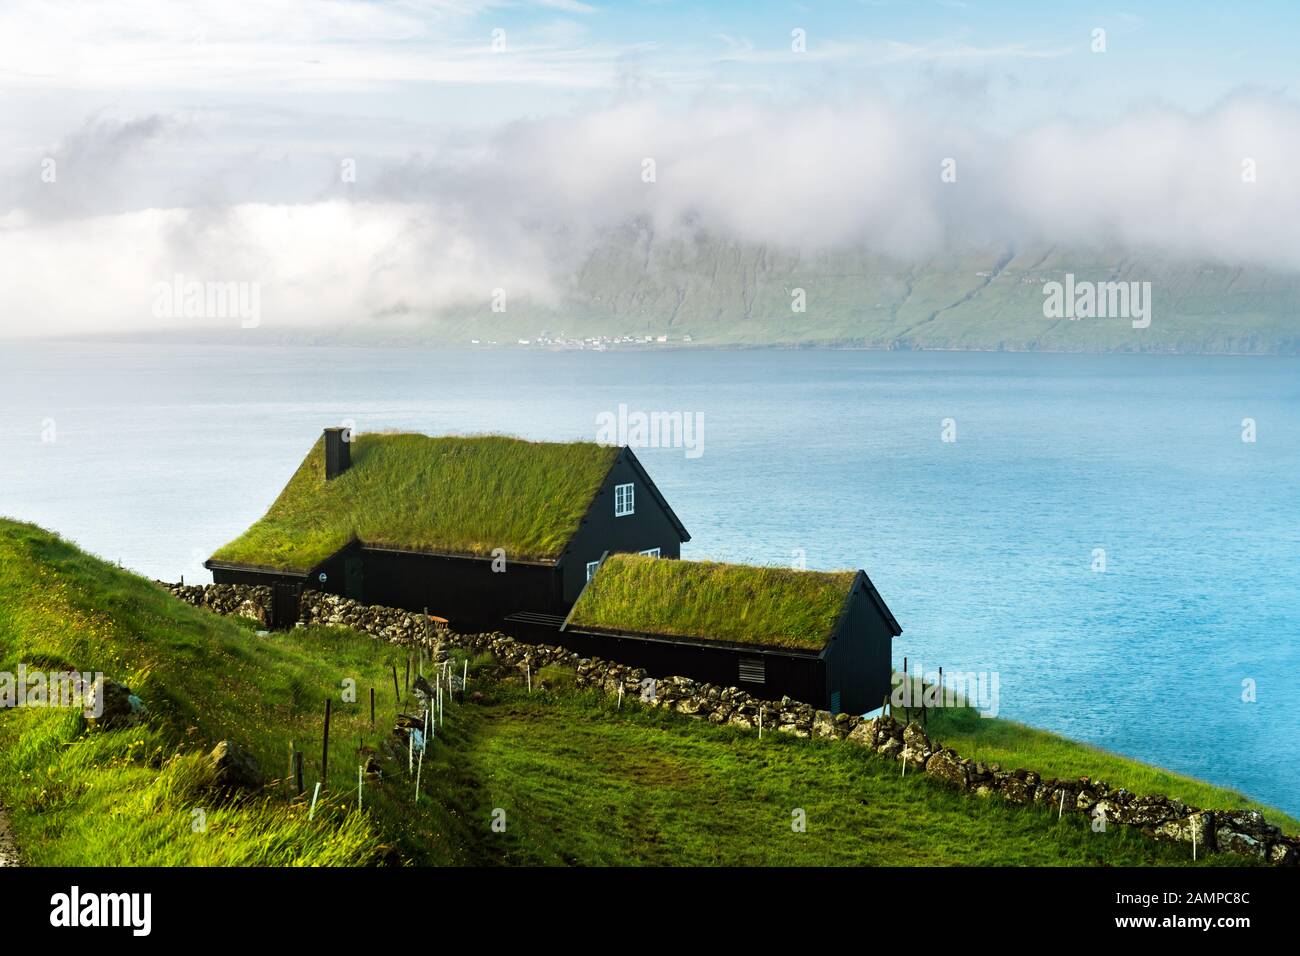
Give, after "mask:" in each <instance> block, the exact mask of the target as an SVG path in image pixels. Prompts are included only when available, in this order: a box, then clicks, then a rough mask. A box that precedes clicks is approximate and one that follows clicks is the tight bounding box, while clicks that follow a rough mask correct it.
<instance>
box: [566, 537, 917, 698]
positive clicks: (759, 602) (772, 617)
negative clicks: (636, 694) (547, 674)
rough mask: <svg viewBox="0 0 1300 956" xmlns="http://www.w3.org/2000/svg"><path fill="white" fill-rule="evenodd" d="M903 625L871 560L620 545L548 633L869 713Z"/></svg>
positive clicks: (635, 662) (611, 654)
mask: <svg viewBox="0 0 1300 956" xmlns="http://www.w3.org/2000/svg"><path fill="white" fill-rule="evenodd" d="M901 633H902V628H900V627H899V625H898V621H896V620H895V619H894V615H893V614H892V613H891V612H890V610H889V608H888V607H887V606H886V605H885V602H884V599H883V598H881V596H880V594H879V592H878V591H877V590H876V588H875V585H873V584H872V583H871V579H870V578H868V577H867V575H866V573H865V572H863V571H841V572H821V571H795V570H789V569H785V568H765V567H752V566H749V565H739V564H718V563H713V562H702V561H665V562H656V561H649V560H647V559H645V558H641V557H638V556H636V555H629V554H620V555H611V556H610V557H609V558H608V559H606V560H605V561H604V562H603V563H602V564H601V567H600V568H599V570H598V571H597V572H596V574H595V575H594V576H593V578H592V580H591V582H590V583H589V584H588V585H587V588H586V589H585V590H584V591H583V594H582V595H581V597H580V598H579V599H578V601H577V603H576V604H575V605H574V608H573V610H572V612H571V613H570V614H569V617H568V619H567V620H566V622H565V624H564V625H563V627H562V628H561V629H560V630H558V631H556V632H555V633H553V634H552V635H551V636H550V638H549V639H548V643H555V644H560V645H562V646H564V647H567V648H568V649H570V650H574V651H577V652H578V653H580V654H583V655H584V656H596V657H603V658H606V659H608V660H617V661H622V662H623V663H626V664H630V665H632V666H635V667H644V668H645V669H646V670H647V671H648V672H649V673H651V674H659V675H667V674H678V675H682V676H684V677H691V678H693V679H695V680H698V681H704V682H708V683H713V684H718V685H720V686H723V687H732V686H735V687H741V688H743V689H745V690H748V691H749V692H751V693H752V694H754V695H755V696H757V697H760V698H766V699H769V700H771V699H779V698H781V697H782V696H786V695H788V696H790V697H792V698H794V699H795V700H801V701H804V702H805V703H809V704H813V705H814V706H816V707H819V708H821V709H824V710H829V711H831V712H832V713H839V712H840V711H845V712H849V713H859V714H860V713H865V712H866V711H868V710H873V709H875V708H876V707H879V706H880V705H881V702H882V700H883V699H884V698H885V697H886V696H887V695H888V694H889V692H890V689H891V685H890V675H891V662H892V658H893V638H895V637H897V636H898V635H900V634H901Z"/></svg>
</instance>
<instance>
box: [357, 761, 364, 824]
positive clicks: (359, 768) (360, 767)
mask: <svg viewBox="0 0 1300 956" xmlns="http://www.w3.org/2000/svg"><path fill="white" fill-rule="evenodd" d="M363 773H365V765H364V764H357V812H358V813H360V812H361V788H362V785H363V783H364V780H363V779H362V776H361V775H362V774H363Z"/></svg>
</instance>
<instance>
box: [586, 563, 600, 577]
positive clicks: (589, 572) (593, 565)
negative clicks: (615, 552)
mask: <svg viewBox="0 0 1300 956" xmlns="http://www.w3.org/2000/svg"><path fill="white" fill-rule="evenodd" d="M598 567H600V562H599V561H588V562H587V580H588V581H590V580H591V576H592V575H593V574H595V573H596V569H597V568H598Z"/></svg>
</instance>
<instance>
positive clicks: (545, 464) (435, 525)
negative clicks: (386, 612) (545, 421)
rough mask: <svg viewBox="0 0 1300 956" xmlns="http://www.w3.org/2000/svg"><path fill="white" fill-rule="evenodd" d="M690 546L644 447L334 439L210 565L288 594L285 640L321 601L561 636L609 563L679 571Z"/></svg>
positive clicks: (321, 445) (315, 451)
mask: <svg viewBox="0 0 1300 956" xmlns="http://www.w3.org/2000/svg"><path fill="white" fill-rule="evenodd" d="M689 540H690V535H689V534H688V533H687V531H686V528H685V527H683V525H682V523H681V521H680V520H679V519H678V518H677V516H676V515H675V514H674V513H673V511H672V509H671V508H670V507H669V506H668V503H667V502H666V501H665V500H664V497H663V495H662V494H660V492H659V490H658V489H657V488H656V487H655V484H654V482H653V481H652V480H651V479H650V476H649V475H648V474H646V471H645V469H644V468H643V467H642V466H641V463H640V462H639V461H638V460H637V457H636V455H635V454H633V452H632V451H631V450H630V449H628V448H614V447H609V446H605V445H597V444H594V443H590V442H573V443H549V442H529V441H524V440H522V439H518V438H509V437H504V436H494V435H490V436H473V437H454V436H443V437H430V436H425V435H415V434H368V435H359V436H356V437H355V438H354V437H353V436H351V435H350V434H349V433H348V432H347V431H346V430H344V429H340V428H329V429H326V430H325V434H324V436H323V437H322V438H321V439H320V440H319V441H317V443H316V444H315V446H314V447H313V448H312V449H311V451H310V452H309V453H308V454H307V457H306V458H305V459H304V460H303V462H302V464H301V465H300V466H299V468H298V470H297V472H296V473H295V474H294V475H293V477H292V478H291V479H290V481H289V484H288V485H287V486H286V487H285V489H284V490H283V491H282V492H281V494H280V496H279V497H278V498H277V499H276V500H275V502H274V503H273V504H272V505H271V508H270V510H269V511H268V512H267V513H266V515H265V516H264V517H263V518H262V519H261V520H259V521H258V522H257V523H255V524H254V525H252V526H251V527H250V528H249V529H248V530H247V531H246V532H245V533H244V534H243V535H241V536H240V537H239V538H236V539H235V540H234V541H232V542H230V544H228V545H226V546H225V547H223V548H221V549H220V550H218V551H217V552H216V553H215V554H214V555H213V556H212V557H211V558H210V559H209V560H208V561H207V562H205V566H206V567H207V568H208V569H209V570H210V571H211V572H212V578H213V581H215V582H216V583H218V584H228V583H241V584H268V585H273V586H275V594H276V601H275V604H276V610H275V613H274V614H273V617H275V618H276V619H277V623H278V624H280V625H281V626H283V625H284V624H287V623H288V622H290V621H292V620H294V619H296V616H297V614H296V609H297V598H298V595H299V594H300V593H301V591H302V589H303V588H304V587H309V588H316V589H319V590H323V591H329V592H333V593H336V594H342V595H345V596H347V597H349V598H352V599H354V600H357V601H361V602H364V603H367V604H384V605H388V606H391V607H401V608H406V609H409V610H417V611H418V610H424V609H426V608H427V609H428V612H429V613H430V614H434V615H437V616H440V617H444V618H446V619H448V620H449V621H450V622H451V624H452V626H453V627H455V628H457V629H458V630H463V631H471V630H483V629H490V628H504V629H507V630H514V631H518V630H521V629H527V628H529V627H532V626H538V627H542V628H544V629H545V630H547V631H553V630H554V628H555V627H556V626H558V625H559V623H560V622H561V621H562V620H563V617H564V615H565V614H567V613H568V611H569V609H570V608H571V607H572V605H573V602H574V601H575V600H576V599H577V596H578V594H579V593H580V592H581V591H582V589H583V587H584V586H585V585H586V583H587V580H588V578H589V577H590V576H591V575H592V574H593V573H594V571H595V569H596V567H597V566H598V564H599V562H600V559H601V557H602V555H605V554H607V553H613V552H623V551H631V552H639V553H641V554H645V555H649V556H654V557H663V558H677V557H679V556H680V554H681V545H682V543H683V542H685V541H689Z"/></svg>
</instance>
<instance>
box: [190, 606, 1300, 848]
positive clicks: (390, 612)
mask: <svg viewBox="0 0 1300 956" xmlns="http://www.w3.org/2000/svg"><path fill="white" fill-rule="evenodd" d="M164 587H166V588H167V589H168V590H170V591H171V592H172V594H174V595H176V597H178V598H180V599H181V600H183V601H186V602H188V603H190V604H194V605H196V606H198V607H205V608H208V609H209V610H212V611H215V612H216V613H218V614H235V615H240V616H244V617H251V618H253V619H255V620H260V621H262V622H263V623H265V620H266V616H267V612H268V609H269V606H270V589H269V588H265V587H257V586H251V585H230V584H214V585H208V586H206V587H204V586H183V585H164ZM301 613H302V623H303V624H326V625H334V626H346V627H352V628H355V629H356V630H359V631H363V632H365V633H368V634H371V635H373V636H375V637H377V638H380V639H382V640H385V641H389V642H391V643H394V644H409V645H422V646H425V647H428V648H429V649H430V650H431V651H432V652H433V653H434V655H435V656H436V657H442V656H445V655H446V653H447V650H448V648H450V647H456V648H460V649H461V650H464V651H466V652H467V653H469V654H471V655H479V654H490V655H491V656H492V658H493V659H494V661H495V662H496V666H497V667H498V668H499V669H500V670H501V671H502V672H504V673H507V674H509V673H516V674H518V675H520V676H522V675H523V674H525V673H532V674H534V675H536V674H537V672H538V671H539V670H541V668H543V667H546V666H547V665H550V664H558V665H562V666H566V667H569V668H572V669H573V671H574V672H575V674H576V675H577V676H576V684H577V686H579V687H586V688H596V689H598V690H600V691H602V692H603V693H605V694H610V695H618V694H620V693H621V694H622V696H623V698H624V700H627V701H630V702H640V703H642V704H644V705H645V706H648V707H658V708H663V709H665V710H671V711H673V712H675V713H679V714H685V715H687V716H690V717H694V718H696V719H697V720H707V721H709V722H710V723H713V724H725V725H727V726H732V727H741V728H745V729H757V728H758V727H759V725H760V722H761V724H762V727H763V729H764V730H765V731H776V732H778V733H785V734H790V735H792V736H795V737H806V738H815V739H821V740H832V741H844V742H846V743H849V744H853V745H856V746H860V747H865V748H867V749H868V750H871V751H872V752H874V753H875V754H877V755H879V756H880V757H883V758H886V759H889V760H894V761H898V762H906V764H907V767H906V768H905V772H906V770H910V769H911V768H915V769H916V771H917V772H918V773H924V774H926V775H927V776H929V777H931V778H933V779H935V780H938V781H940V782H942V783H944V784H947V785H948V786H950V787H954V788H956V789H958V790H961V791H963V792H966V793H970V794H974V795H979V796H991V795H994V794H996V795H999V796H1001V797H1002V798H1004V799H1006V800H1008V801H1010V802H1012V803H1018V804H1024V805H1029V804H1041V805H1043V806H1046V807H1050V808H1051V809H1052V810H1055V811H1057V812H1058V813H1084V814H1087V815H1088V816H1089V817H1091V818H1092V819H1093V820H1094V821H1096V820H1104V821H1105V823H1106V825H1107V826H1109V825H1114V824H1118V825H1121V826H1131V827H1136V828H1138V829H1140V830H1142V831H1143V832H1144V833H1146V834H1147V835H1148V836H1150V837H1152V838H1154V839H1157V840H1168V841H1174V842H1178V843H1185V844H1187V845H1188V851H1189V854H1190V852H1191V847H1192V845H1193V843H1195V846H1196V848H1197V850H1198V851H1199V852H1202V853H1204V852H1214V851H1216V850H1217V851H1219V852H1224V853H1234V854H1237V855H1240V856H1245V857H1249V858H1252V859H1254V860H1257V861H1259V862H1261V863H1272V864H1275V865H1279V866H1296V865H1298V864H1300V837H1295V836H1286V835H1284V834H1283V833H1282V832H1281V830H1280V829H1279V828H1278V827H1276V826H1273V825H1272V824H1270V823H1268V822H1267V821H1266V820H1265V819H1264V817H1263V815H1262V814H1260V813H1259V812H1257V811H1254V810H1207V809H1202V808H1198V807H1192V806H1188V805H1187V804H1185V803H1183V802H1182V801H1180V800H1177V799H1174V798H1172V797H1166V796H1161V795H1158V794H1157V795H1139V794H1135V793H1132V792H1130V791H1128V790H1125V789H1124V788H1122V787H1112V786H1110V785H1109V784H1107V783H1106V782H1105V781H1101V780H1093V779H1090V778H1088V777H1079V778H1077V779H1057V778H1053V777H1046V776H1043V775H1042V774H1039V773H1036V772H1034V771H1032V770H1024V769H1014V770H1007V769H1004V768H1002V767H1001V766H1000V765H998V764H996V763H983V762H977V761H973V760H971V759H970V758H968V757H963V756H962V755H961V754H959V753H958V752H957V751H956V750H954V749H952V748H951V747H944V746H943V745H942V744H940V743H937V742H935V741H932V740H931V739H930V738H929V736H927V734H926V733H925V731H924V729H923V728H922V727H921V726H920V725H919V724H917V723H915V722H913V723H909V724H904V723H902V722H901V721H898V720H896V719H895V718H894V717H892V716H889V715H882V716H879V717H873V718H870V719H864V718H861V717H857V716H854V715H851V714H834V715H833V714H831V713H830V712H829V711H825V710H817V709H816V708H814V707H812V706H810V705H808V704H805V703H801V702H799V701H796V700H791V699H790V698H789V697H784V698H782V699H781V700H763V699H760V698H757V697H754V696H753V695H752V694H749V693H747V692H746V691H744V690H741V689H740V688H737V687H721V686H718V685H715V684H707V683H700V682H697V681H694V680H692V679H690V678H688V677H674V676H669V677H656V676H652V675H650V674H648V673H646V671H645V670H643V669H641V668H635V667H628V666H626V665H624V664H619V663H616V662H613V661H606V660H601V659H600V658H595V657H590V658H589V657H583V656H581V655H580V654H577V653H574V652H573V651H569V650H567V649H565V648H562V647H554V646H550V645H546V644H526V643H523V642H521V641H517V640H515V639H514V638H512V637H510V636H508V635H506V634H501V633H491V634H458V633H456V632H454V631H450V630H447V629H446V628H443V627H438V626H435V625H434V624H433V622H431V621H430V620H428V619H427V618H425V616H424V615H423V614H418V613H412V612H409V611H403V610H399V609H397V608H390V607H379V606H374V605H365V604H359V603H357V602H356V601H350V600H348V599H347V598H343V597H340V596H338V595H335V594H325V593H323V592H319V591H307V592H305V593H304V595H303V599H302V609H301Z"/></svg>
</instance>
